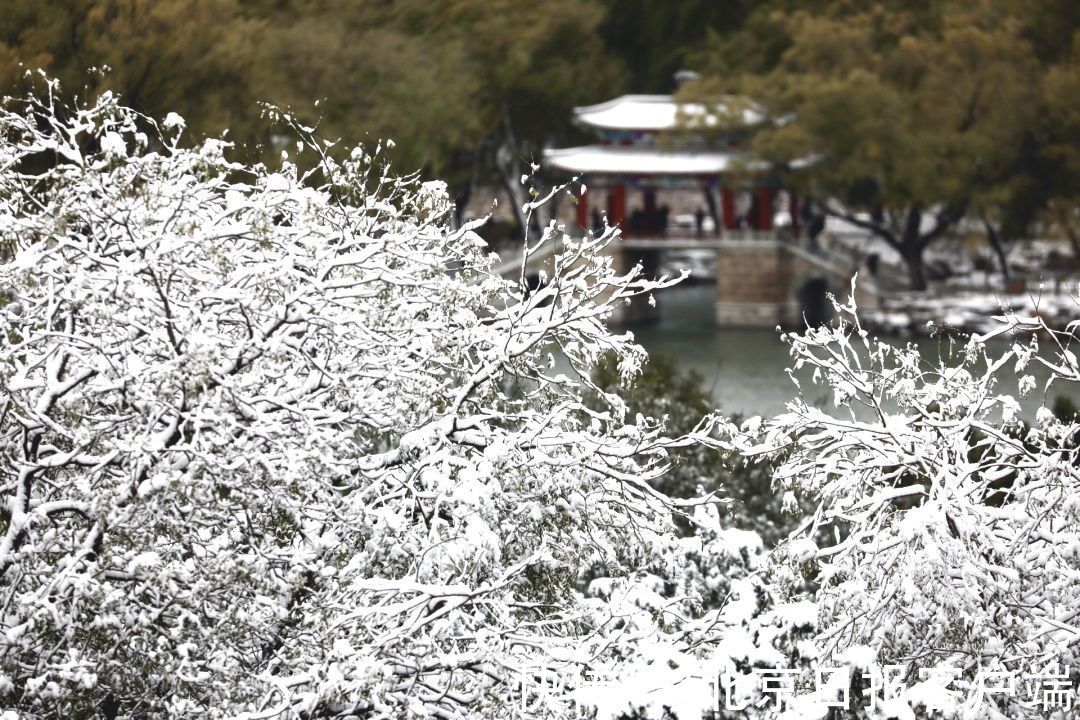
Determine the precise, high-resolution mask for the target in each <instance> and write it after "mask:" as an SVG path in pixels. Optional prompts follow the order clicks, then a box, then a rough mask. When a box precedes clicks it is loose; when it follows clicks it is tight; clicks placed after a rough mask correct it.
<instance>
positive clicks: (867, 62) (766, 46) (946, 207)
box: [688, 0, 1076, 288]
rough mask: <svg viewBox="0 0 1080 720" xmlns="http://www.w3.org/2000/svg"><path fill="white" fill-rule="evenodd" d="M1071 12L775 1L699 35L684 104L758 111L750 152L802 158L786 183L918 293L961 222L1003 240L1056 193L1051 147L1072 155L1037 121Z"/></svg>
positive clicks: (1050, 101) (1059, 74)
mask: <svg viewBox="0 0 1080 720" xmlns="http://www.w3.org/2000/svg"><path fill="white" fill-rule="evenodd" d="M1070 15H1075V10H1072V9H1071V8H1067V7H1065V4H1062V3H1055V2H1042V3H1038V2H1036V3H1019V2H1010V1H1008V0H952V1H950V2H933V3H931V2H915V3H910V2H867V1H865V0H850V1H841V2H828V3H825V2H811V3H789V2H785V1H782V0H781V1H777V2H773V3H769V4H766V5H763V6H762V7H760V8H758V10H757V11H756V12H755V13H754V15H753V16H751V18H750V19H749V20H748V21H747V22H746V24H745V25H744V26H743V28H742V29H741V30H740V31H739V32H738V33H735V34H733V35H731V36H728V37H722V38H720V37H718V38H713V40H712V41H711V44H710V47H709V49H708V50H707V51H706V52H704V53H703V54H702V59H703V60H704V61H705V62H707V63H708V64H707V66H706V70H707V76H706V78H705V79H703V80H702V81H701V82H700V83H697V84H696V86H694V87H692V88H689V89H688V96H691V97H698V98H705V99H708V98H711V97H715V96H717V95H720V94H723V93H730V92H738V93H742V94H745V95H747V96H749V97H752V98H754V99H756V100H757V101H759V102H761V103H762V104H763V105H764V106H765V107H766V108H767V109H768V111H769V113H770V121H769V122H768V123H766V125H765V126H764V127H762V128H761V129H760V131H759V132H757V133H756V136H755V137H754V138H753V140H752V149H753V150H754V151H755V153H756V154H757V155H759V156H761V157H763V158H765V159H767V160H770V161H772V162H773V163H775V164H776V165H777V166H778V167H780V168H785V167H790V166H791V164H792V163H793V162H794V161H796V160H799V159H807V158H813V159H814V162H813V163H812V164H811V165H810V166H809V167H808V168H805V169H803V170H800V171H799V172H793V173H791V176H790V180H791V182H792V183H793V184H796V185H799V186H801V187H802V188H803V189H804V190H805V191H806V192H808V193H810V194H811V195H814V196H816V197H818V198H820V199H821V200H822V201H825V204H826V210H827V212H828V213H829V214H832V215H836V216H839V217H843V218H846V219H848V220H850V221H852V222H855V223H856V224H859V225H862V226H864V227H865V228H867V229H869V230H871V231H873V232H874V233H876V234H877V235H878V236H880V237H882V238H883V239H885V240H886V241H887V242H888V243H889V244H890V245H892V246H893V247H894V248H895V249H896V250H897V251H898V252H899V253H900V255H901V256H902V257H903V259H904V261H905V262H906V264H907V267H908V271H909V275H910V283H911V286H912V287H913V288H924V287H925V286H926V275H925V271H924V268H923V262H922V256H923V252H924V250H925V249H926V247H927V246H928V245H929V244H930V243H932V242H934V241H935V240H937V239H939V238H941V237H942V236H944V235H945V234H947V233H948V232H949V231H950V230H951V229H952V228H954V227H955V225H956V224H957V223H958V222H959V221H960V220H961V219H962V218H964V217H973V218H978V219H982V220H984V221H985V222H986V223H987V224H988V226H990V227H993V228H995V229H996V230H999V231H1000V230H1001V229H1003V228H1004V229H1009V230H1010V231H1012V232H1016V231H1017V230H1016V228H1017V227H1021V228H1022V227H1024V226H1026V225H1027V224H1028V223H1029V222H1030V221H1031V220H1032V219H1033V217H1034V210H1035V209H1037V208H1038V207H1040V206H1042V205H1045V203H1046V202H1047V201H1048V199H1049V197H1051V196H1052V195H1054V194H1056V193H1057V192H1059V191H1060V188H1059V187H1055V186H1054V184H1053V183H1051V182H1050V181H1049V178H1050V174H1048V170H1049V167H1048V166H1050V165H1054V166H1057V165H1059V164H1060V159H1054V157H1053V156H1054V155H1055V151H1054V148H1053V138H1055V137H1057V138H1059V139H1061V140H1064V145H1065V147H1071V146H1072V144H1073V143H1072V142H1071V141H1068V140H1065V138H1067V137H1068V136H1067V135H1065V136H1063V135H1062V134H1061V126H1060V125H1059V126H1055V125H1054V124H1053V123H1048V122H1047V118H1048V117H1049V116H1050V115H1051V114H1052V113H1053V112H1054V110H1053V108H1054V107H1055V106H1058V112H1065V113H1067V112H1068V110H1067V109H1068V108H1071V107H1072V106H1073V105H1075V103H1076V100H1075V98H1076V95H1075V93H1073V94H1071V95H1069V94H1068V93H1067V91H1066V90H1064V89H1062V90H1058V91H1055V90H1052V89H1051V87H1052V85H1053V84H1054V83H1061V84H1064V85H1067V84H1068V80H1067V70H1066V68H1067V67H1069V63H1072V62H1073V60H1072V58H1073V57H1074V40H1073V39H1072V38H1071V32H1067V31H1066V30H1065V28H1068V27H1069V26H1068V25H1067V24H1064V22H1066V20H1067V17H1068V16H1070ZM1052 17H1053V18H1057V20H1056V21H1051V19H1050V18H1052ZM1072 28H1075V25H1073V26H1072ZM1073 137H1075V135H1074V136H1073ZM1058 154H1060V153H1058Z"/></svg>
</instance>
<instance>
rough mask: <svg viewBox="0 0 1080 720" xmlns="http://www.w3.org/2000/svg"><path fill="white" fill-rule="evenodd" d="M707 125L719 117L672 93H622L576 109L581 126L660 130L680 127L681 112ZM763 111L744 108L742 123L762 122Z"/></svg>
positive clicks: (606, 128) (575, 116) (703, 106)
mask: <svg viewBox="0 0 1080 720" xmlns="http://www.w3.org/2000/svg"><path fill="white" fill-rule="evenodd" d="M680 110H681V111H682V114H683V116H684V117H686V118H689V119H693V120H696V121H698V122H700V123H702V124H704V125H705V126H708V127H714V126H715V125H716V124H717V123H718V117H717V116H716V115H715V114H713V113H712V112H710V109H709V108H708V107H706V106H705V105H703V104H701V103H677V102H675V101H674V100H673V99H672V97H671V96H670V95H623V96H622V97H617V98H615V99H614V100H608V101H607V102H603V103H600V104H598V105H585V106H583V107H577V108H574V120H575V122H577V123H578V124H579V125H585V126H587V127H592V128H596V129H599V130H624V131H631V130H641V131H648V132H658V131H661V130H672V129H674V128H676V127H677V126H678V118H679V112H680ZM762 117H763V116H762V114H761V112H760V111H759V110H757V109H755V108H753V107H747V109H745V110H744V111H743V122H744V123H746V124H747V125H753V124H755V123H758V122H761V120H762Z"/></svg>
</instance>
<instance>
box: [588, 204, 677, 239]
mask: <svg viewBox="0 0 1080 720" xmlns="http://www.w3.org/2000/svg"><path fill="white" fill-rule="evenodd" d="M670 215H671V208H670V207H669V206H668V205H666V204H665V205H661V206H660V207H658V208H656V209H655V210H653V211H652V212H648V211H646V210H645V209H644V208H641V207H638V208H635V209H634V210H633V211H632V212H631V213H630V218H629V222H628V223H627V225H626V229H627V231H628V233H629V234H630V235H663V234H665V233H667V229H668V217H669V216H670ZM592 230H593V233H594V234H596V235H599V234H600V233H601V232H603V231H604V219H603V217H602V216H601V215H600V211H599V210H597V209H596V208H593V211H592Z"/></svg>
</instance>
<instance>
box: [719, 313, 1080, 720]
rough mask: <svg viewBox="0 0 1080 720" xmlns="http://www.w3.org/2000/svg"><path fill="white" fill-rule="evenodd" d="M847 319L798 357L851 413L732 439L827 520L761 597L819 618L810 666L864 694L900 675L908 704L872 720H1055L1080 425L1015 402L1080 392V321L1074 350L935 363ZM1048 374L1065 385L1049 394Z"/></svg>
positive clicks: (1066, 647)
mask: <svg viewBox="0 0 1080 720" xmlns="http://www.w3.org/2000/svg"><path fill="white" fill-rule="evenodd" d="M837 309H838V311H840V312H841V314H842V316H843V318H844V322H842V323H840V324H839V325H837V326H834V327H822V328H818V329H812V330H808V331H807V332H806V333H805V334H803V335H791V336H788V337H787V340H788V342H789V343H790V348H791V354H792V357H793V359H794V364H795V367H796V368H798V367H802V366H809V367H810V368H812V369H813V375H814V379H815V381H817V382H820V383H822V384H825V385H826V386H828V387H830V388H831V389H832V391H833V393H834V398H835V403H836V406H837V408H838V411H837V412H835V413H828V412H825V411H822V410H820V409H817V408H814V407H811V406H808V405H807V404H805V403H803V402H802V401H800V400H796V401H795V402H794V403H792V404H790V405H789V412H787V413H786V414H783V415H781V416H778V417H776V418H774V419H772V420H770V421H768V422H766V423H764V424H763V425H762V426H761V427H760V428H757V427H755V428H749V429H743V430H740V429H734V428H732V429H731V435H732V436H733V437H734V438H735V440H736V443H737V444H738V445H740V447H741V448H742V449H743V451H744V452H745V453H747V454H748V455H749V456H758V457H760V456H763V455H764V456H768V455H777V456H779V457H780V458H781V461H780V462H779V463H778V466H777V469H776V471H775V476H774V482H775V483H776V484H777V485H778V488H779V490H780V491H784V492H786V493H787V494H788V498H787V499H788V501H789V502H791V503H794V502H795V501H796V499H797V498H799V497H802V498H808V499H809V500H810V502H811V504H812V505H813V506H814V507H815V508H816V510H815V511H814V512H813V513H812V514H810V515H809V516H808V517H807V518H806V522H805V523H804V524H803V526H802V527H801V528H800V529H799V530H798V531H796V532H795V533H793V534H792V536H791V537H790V538H789V539H788V540H787V541H786V542H784V543H782V544H781V546H780V547H779V548H778V550H777V551H776V553H775V554H774V555H773V557H772V562H771V563H770V564H769V567H768V569H767V571H766V572H765V573H764V575H763V578H762V582H763V584H764V585H765V586H767V587H768V588H769V591H770V592H771V593H773V594H774V597H777V598H783V599H786V600H788V601H797V600H799V599H803V600H805V601H807V602H812V603H814V605H815V606H816V614H815V615H814V617H813V618H812V620H813V628H814V629H815V631H816V632H815V633H814V643H813V648H812V649H809V646H807V647H804V648H802V649H801V650H800V651H799V652H800V653H801V654H802V655H803V657H804V658H805V657H806V656H807V655H809V656H810V658H811V660H812V661H813V664H815V665H820V666H830V665H836V666H840V667H845V668H847V669H848V671H850V672H852V678H851V679H852V682H853V685H854V686H857V687H859V688H861V689H862V690H863V691H868V690H869V687H868V683H867V682H864V680H863V677H862V675H863V673H864V672H866V671H869V670H870V669H871V666H873V667H874V668H876V669H881V668H883V667H884V666H886V665H896V666H899V667H898V668H896V669H895V670H893V671H891V672H892V673H893V674H894V675H895V677H896V679H897V680H898V681H899V683H900V686H901V687H902V688H903V692H899V693H895V694H896V695H897V697H896V699H897V700H898V702H896V703H893V704H892V706H891V707H889V708H883V706H882V704H881V701H882V699H883V697H882V696H881V695H880V694H879V697H878V698H877V703H878V704H877V712H878V713H880V714H879V715H871V716H873V717H893V716H897V717H913V716H914V715H912V713H913V712H916V713H920V715H919V716H920V717H921V716H923V715H921V713H924V712H927V711H928V710H929V709H932V708H933V707H934V706H935V705H940V706H941V709H942V711H946V709H947V708H950V707H951V708H952V710H950V711H949V712H955V713H957V714H956V715H955V716H956V717H963V718H972V719H973V718H1022V717H1023V718H1027V717H1030V718H1036V717H1039V718H1042V717H1049V716H1051V714H1052V713H1053V712H1054V708H1055V707H1059V706H1055V705H1053V704H1051V703H1050V702H1048V699H1053V698H1052V697H1049V698H1048V695H1047V691H1048V689H1052V688H1054V687H1057V688H1058V689H1061V688H1062V687H1064V686H1068V687H1069V688H1075V681H1076V677H1075V668H1077V667H1078V665H1080V649H1078V647H1077V645H1078V642H1080V467H1078V466H1080V425H1078V424H1077V423H1076V422H1075V421H1073V422H1065V421H1063V420H1062V419H1059V418H1058V417H1055V415H1054V414H1053V413H1052V412H1050V411H1049V410H1048V409H1047V408H1046V407H1045V405H1044V406H1043V407H1042V408H1041V409H1039V410H1038V412H1037V413H1036V416H1035V418H1034V423H1033V424H1028V423H1027V422H1025V421H1024V415H1023V413H1022V412H1021V407H1020V405H1019V403H1018V401H1017V400H1016V396H1024V395H1027V394H1029V393H1032V392H1035V391H1040V392H1042V393H1043V396H1044V397H1045V396H1051V395H1052V392H1051V388H1053V389H1057V390H1060V389H1061V387H1062V385H1064V384H1074V385H1075V384H1076V383H1080V364H1078V363H1077V359H1076V355H1075V354H1074V352H1073V350H1071V349H1070V340H1071V334H1072V333H1073V332H1075V330H1076V329H1077V328H1078V327H1080V321H1078V322H1075V323H1073V324H1072V325H1070V326H1069V328H1068V332H1067V333H1058V332H1053V331H1051V330H1050V329H1049V328H1047V327H1046V326H1045V324H1044V323H1043V321H1042V320H1041V319H1039V318H1019V317H1001V318H999V319H1000V320H1001V321H1002V322H1001V324H1000V329H998V330H996V331H994V332H992V333H988V334H986V335H982V336H974V337H970V338H968V339H966V340H964V341H963V342H961V343H958V344H957V345H956V347H955V348H954V352H952V354H951V355H949V354H947V353H946V354H944V355H943V357H942V358H941V359H940V360H939V361H938V362H936V363H928V362H927V360H926V359H925V358H924V357H923V356H921V355H920V353H919V351H918V350H917V349H916V348H915V347H914V346H907V347H896V346H893V345H890V344H886V343H882V342H878V341H876V340H874V339H872V338H870V337H869V335H868V333H867V332H866V331H865V330H864V329H862V328H861V327H860V325H859V323H858V318H857V317H856V315H855V308H854V306H853V305H849V306H846V307H840V306H839V305H838V306H837ZM1040 337H1042V338H1043V345H1044V347H1043V349H1042V350H1041V351H1040V350H1039V347H1038V342H1039V338H1040ZM1035 364H1042V365H1043V366H1045V367H1044V370H1045V373H1044V374H1048V376H1049V378H1050V379H1049V381H1047V383H1046V385H1044V386H1043V387H1041V388H1039V387H1037V383H1036V381H1035V380H1034V379H1033V376H1032V375H1031V374H1029V371H1030V370H1031V369H1032V368H1033V366H1034V365H1035ZM792 377H793V379H794V376H792ZM748 430H753V432H750V431H748ZM797 654H798V653H797ZM797 659H798V658H792V657H790V656H789V657H788V658H787V659H786V660H787V661H794V660H797ZM791 664H793V665H794V664H796V663H795V662H791ZM1070 667H1071V668H1073V669H1074V670H1073V671H1070V670H1069V668H1070ZM1070 672H1072V673H1073V674H1072V675H1070ZM1009 677H1011V678H1012V680H1011V682H1012V683H1013V684H1012V685H1011V688H1012V691H1011V692H1006V691H1005V690H1004V688H1005V687H1006V686H1007V683H1006V678H1009ZM876 683H877V685H876V688H877V690H878V692H879V693H880V692H881V691H882V690H883V687H884V686H883V680H882V679H880V678H879V679H878V680H877V681H876ZM1070 692H1071V691H1070ZM866 699H867V700H868V698H866ZM1061 707H1064V705H1062V706H1060V707H1059V709H1060V708H1061ZM813 716H814V715H813V713H812V712H809V713H808V714H807V715H805V717H813Z"/></svg>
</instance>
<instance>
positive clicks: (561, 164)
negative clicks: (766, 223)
mask: <svg viewBox="0 0 1080 720" xmlns="http://www.w3.org/2000/svg"><path fill="white" fill-rule="evenodd" d="M745 157H746V156H745V154H744V153H741V152H739V151H736V150H701V151H697V150H662V149H660V148H656V147H647V146H640V145H585V146H582V147H573V148H565V149H561V150H546V151H545V152H544V164H545V165H546V166H547V167H549V168H552V169H555V170H563V171H565V172H569V173H575V174H578V175H584V174H594V175H678V176H695V175H718V174H720V173H724V172H730V171H732V170H735V169H737V166H738V164H739V162H740V161H743V165H742V166H741V168H739V169H757V168H760V167H764V165H763V164H762V163H760V162H750V163H746V162H745Z"/></svg>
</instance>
